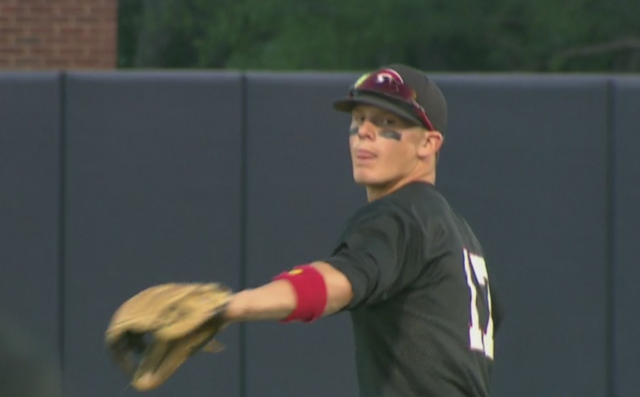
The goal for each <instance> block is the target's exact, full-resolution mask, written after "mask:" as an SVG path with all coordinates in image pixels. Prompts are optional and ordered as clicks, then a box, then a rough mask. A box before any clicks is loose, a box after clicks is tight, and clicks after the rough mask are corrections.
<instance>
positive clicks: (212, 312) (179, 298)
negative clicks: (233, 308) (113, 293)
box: [105, 283, 231, 391]
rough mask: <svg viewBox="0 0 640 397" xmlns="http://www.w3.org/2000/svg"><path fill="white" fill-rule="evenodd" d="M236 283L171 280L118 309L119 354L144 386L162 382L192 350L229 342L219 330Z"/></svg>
mask: <svg viewBox="0 0 640 397" xmlns="http://www.w3.org/2000/svg"><path fill="white" fill-rule="evenodd" d="M230 297H231V289H230V288H228V287H226V286H224V285H222V284H218V283H209V284H203V283H170V284H162V285H157V286H154V287H151V288H148V289H146V290H144V291H142V292H140V293H139V294H137V295H135V296H134V297H132V298H131V299H129V300H127V301H126V302H125V303H124V304H123V305H122V306H120V307H119V308H118V309H117V310H116V312H115V313H114V315H113V317H112V319H111V322H110V324H109V327H108V329H107V331H106V338H105V339H106V345H107V348H108V351H109V352H110V354H111V357H112V358H113V360H114V361H115V362H116V364H118V366H119V367H120V368H121V369H122V370H123V371H124V372H125V373H126V374H127V375H128V376H129V377H131V386H132V387H133V388H135V389H136V390H138V391H147V390H151V389H155V388H157V387H159V386H160V385H162V384H163V383H164V382H165V381H166V380H167V379H169V377H171V376H172V375H173V374H174V372H175V371H176V370H177V369H178V367H180V366H181V365H182V364H183V363H184V362H185V361H186V360H187V359H188V358H189V357H190V356H191V355H193V354H195V353H197V352H200V351H206V352H212V353H216V352H219V351H221V350H222V349H223V348H224V347H223V346H222V344H220V343H219V342H217V341H216V340H215V339H214V336H215V335H216V334H218V332H220V330H221V329H222V328H223V327H224V325H225V324H224V321H223V319H222V314H223V312H224V309H225V308H226V306H227V304H228V302H229V300H230Z"/></svg>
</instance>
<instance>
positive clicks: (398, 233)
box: [324, 206, 421, 310]
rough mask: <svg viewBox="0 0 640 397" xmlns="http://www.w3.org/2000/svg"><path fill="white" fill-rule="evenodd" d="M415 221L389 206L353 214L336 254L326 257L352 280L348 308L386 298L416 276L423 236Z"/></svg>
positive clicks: (327, 260) (327, 261) (346, 308)
mask: <svg viewBox="0 0 640 397" xmlns="http://www.w3.org/2000/svg"><path fill="white" fill-rule="evenodd" d="M413 223H414V221H413V220H412V219H411V218H410V217H408V216H405V215H403V213H402V212H401V211H399V210H398V209H394V208H393V207H389V206H385V207H377V208H375V209H373V210H369V211H366V212H365V213H362V214H357V215H356V216H354V218H352V220H351V221H350V222H349V224H348V226H347V228H346V230H345V233H344V234H343V236H342V237H341V239H340V240H339V242H338V244H337V246H336V249H335V250H334V251H333V255H332V256H330V257H329V258H326V259H324V262H326V263H328V264H330V265H331V266H333V267H334V268H336V269H337V270H339V271H341V272H342V273H343V274H344V275H345V276H346V277H347V279H348V280H349V281H350V283H351V286H352V290H353V299H352V300H351V302H350V303H349V304H348V305H347V307H345V308H344V309H345V310H352V309H355V308H358V307H362V306H367V305H371V304H374V303H378V302H381V301H384V300H386V299H388V298H390V297H392V296H394V295H395V294H396V293H398V292H399V291H401V290H402V289H404V288H405V287H406V286H407V285H409V284H410V283H411V282H412V281H413V280H414V279H415V277H416V276H417V274H418V272H419V269H418V268H419V265H420V263H421V259H420V258H421V255H420V253H419V251H420V244H419V241H420V240H421V239H420V236H419V228H414V227H412V224H413ZM413 242H418V243H417V244H416V243H413Z"/></svg>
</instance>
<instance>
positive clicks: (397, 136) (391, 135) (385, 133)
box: [380, 130, 402, 141]
mask: <svg viewBox="0 0 640 397" xmlns="http://www.w3.org/2000/svg"><path fill="white" fill-rule="evenodd" d="M380 136H381V137H383V138H387V139H395V140H396V141H399V140H401V139H402V134H401V133H399V132H398V131H393V130H389V131H382V132H381V133H380Z"/></svg>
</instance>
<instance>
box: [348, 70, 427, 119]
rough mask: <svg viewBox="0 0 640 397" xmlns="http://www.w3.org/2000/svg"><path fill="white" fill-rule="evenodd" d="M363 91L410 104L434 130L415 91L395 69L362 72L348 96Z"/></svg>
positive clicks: (416, 113)
mask: <svg viewBox="0 0 640 397" xmlns="http://www.w3.org/2000/svg"><path fill="white" fill-rule="evenodd" d="M363 91H366V92H372V93H375V94H379V95H384V96H386V97H390V98H392V99H395V100H397V101H400V102H402V103H404V104H407V105H410V106H411V108H412V110H413V112H415V115H416V116H417V117H418V119H419V120H421V121H422V122H423V123H424V125H425V126H426V127H427V128H428V129H429V130H431V131H433V130H435V128H433V124H431V121H430V120H429V118H428V117H427V113H426V112H425V111H424V108H423V107H422V106H420V104H419V103H418V102H417V101H416V98H417V95H416V92H415V91H414V90H413V89H412V88H411V87H409V86H408V85H407V84H405V83H404V81H403V80H402V77H400V75H399V74H398V73H397V72H396V71H395V70H391V69H383V70H380V71H377V72H370V73H366V74H364V75H363V76H362V77H360V78H359V79H358V81H356V83H355V84H354V85H353V87H352V88H351V89H350V90H349V97H351V98H353V97H355V96H357V95H358V93H359V92H363Z"/></svg>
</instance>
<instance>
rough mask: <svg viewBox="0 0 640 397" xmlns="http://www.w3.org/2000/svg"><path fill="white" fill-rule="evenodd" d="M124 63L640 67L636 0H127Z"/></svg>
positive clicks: (122, 23) (122, 10)
mask: <svg viewBox="0 0 640 397" xmlns="http://www.w3.org/2000/svg"><path fill="white" fill-rule="evenodd" d="M119 4H120V7H119V32H118V42H119V50H118V52H119V54H118V62H119V66H120V67H122V68H181V69H186V68H207V69H209V68H216V69H226V68H231V69H262V70H264V69H269V70H355V69H368V68H372V67H376V66H379V65H380V64H383V63H386V62H406V63H410V64H412V65H414V66H417V67H420V68H422V69H425V70H430V71H452V72H470V71H474V72H634V71H635V72H638V71H640V22H639V21H640V19H639V17H638V16H639V15H640V1H638V0H564V1H556V0H535V1H531V0H483V1H474V0H453V1H451V0H426V1H425V0H366V1H365V0H120V2H119Z"/></svg>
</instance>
